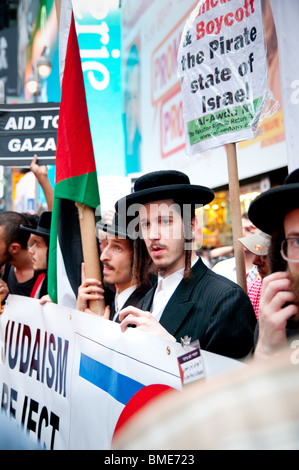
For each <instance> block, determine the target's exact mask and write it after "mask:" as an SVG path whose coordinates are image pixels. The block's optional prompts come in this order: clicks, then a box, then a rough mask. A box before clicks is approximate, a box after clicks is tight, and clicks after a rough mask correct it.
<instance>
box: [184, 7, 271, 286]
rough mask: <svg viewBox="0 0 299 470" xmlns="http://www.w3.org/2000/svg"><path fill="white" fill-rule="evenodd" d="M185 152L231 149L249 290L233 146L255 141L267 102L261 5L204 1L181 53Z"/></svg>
mask: <svg viewBox="0 0 299 470" xmlns="http://www.w3.org/2000/svg"><path fill="white" fill-rule="evenodd" d="M178 74H179V77H180V80H181V89H182V99H183V116H184V126H185V140H186V153H187V154H189V155H195V154H198V153H201V152H203V151H205V150H208V149H212V148H215V147H219V146H223V145H227V148H226V151H227V163H228V172H229V189H230V199H231V201H230V205H231V214H232V226H233V238H234V252H235V258H236V268H237V280H238V283H239V284H240V285H241V286H242V287H243V289H244V290H245V291H246V290H247V285H246V275H245V261H244V253H243V249H242V247H240V244H239V242H238V239H239V238H240V237H242V224H241V208H240V199H239V196H240V195H239V178H238V166H237V155H236V147H235V143H236V142H238V141H242V140H246V139H252V138H254V137H255V136H256V133H257V131H258V123H259V121H260V119H261V116H262V113H263V112H265V107H266V104H267V97H268V74H267V56H266V50H265V42H264V30H263V21H262V12H261V4H260V0H244V1H242V2H240V1H239V0H201V1H199V3H198V4H197V6H196V7H195V9H194V10H193V11H192V13H191V15H190V17H189V18H188V19H187V21H186V23H185V27H184V31H183V34H182V38H181V42H180V47H179V52H178Z"/></svg>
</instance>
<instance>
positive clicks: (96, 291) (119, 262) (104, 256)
mask: <svg viewBox="0 0 299 470" xmlns="http://www.w3.org/2000/svg"><path fill="white" fill-rule="evenodd" d="M97 228H98V229H99V231H100V233H99V238H100V240H101V242H100V251H101V256H100V261H101V264H102V268H103V284H104V286H107V287H108V289H106V290H105V289H104V288H103V285H102V284H101V282H100V281H99V280H97V279H89V278H87V279H86V278H85V272H84V266H83V269H82V284H81V285H80V287H79V289H78V298H77V310H81V311H84V312H89V311H90V310H89V302H90V301H91V300H103V299H105V300H106V303H107V296H106V298H105V294H107V290H108V294H109V293H110V297H111V290H109V286H111V285H112V286H116V292H115V294H113V298H112V302H111V304H110V305H109V303H110V302H109V299H108V309H107V310H106V312H105V318H109V319H110V320H112V321H117V322H119V318H118V314H119V311H120V310H121V308H123V307H125V306H127V305H134V306H136V307H141V304H142V301H143V298H144V295H145V293H146V292H147V291H148V290H149V288H150V287H152V284H151V282H150V280H149V279H148V277H147V274H146V271H147V270H146V262H147V261H146V259H145V258H144V262H143V263H142V267H141V269H140V274H139V278H138V280H137V278H136V276H134V275H133V240H132V239H131V238H130V236H129V235H128V233H127V229H126V225H125V224H122V222H121V221H120V219H119V217H118V214H115V215H114V219H113V221H112V223H110V222H109V223H105V224H103V223H98V224H97ZM147 259H148V258H147ZM141 273H143V274H141Z"/></svg>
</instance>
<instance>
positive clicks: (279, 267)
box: [268, 224, 288, 273]
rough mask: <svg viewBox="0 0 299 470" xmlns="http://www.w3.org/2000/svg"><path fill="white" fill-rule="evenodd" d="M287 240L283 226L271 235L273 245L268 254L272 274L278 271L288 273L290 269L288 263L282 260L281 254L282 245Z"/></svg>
mask: <svg viewBox="0 0 299 470" xmlns="http://www.w3.org/2000/svg"><path fill="white" fill-rule="evenodd" d="M284 238H285V233H284V228H283V224H280V226H279V227H278V228H277V229H276V230H274V232H273V233H272V234H271V243H270V248H269V253H268V260H269V267H270V271H271V273H275V272H277V271H286V270H287V268H288V264H287V262H286V261H285V260H284V259H283V258H282V256H281V254H280V249H281V243H282V241H283V240H284Z"/></svg>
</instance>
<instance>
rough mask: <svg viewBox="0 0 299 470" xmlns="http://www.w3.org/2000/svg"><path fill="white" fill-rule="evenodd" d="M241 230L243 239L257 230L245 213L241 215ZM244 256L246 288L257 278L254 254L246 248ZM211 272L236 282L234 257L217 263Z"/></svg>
mask: <svg viewBox="0 0 299 470" xmlns="http://www.w3.org/2000/svg"><path fill="white" fill-rule="evenodd" d="M242 230H243V237H247V236H248V235H251V234H253V233H256V232H257V231H258V229H257V228H256V227H255V226H254V225H253V223H252V222H251V221H250V220H249V218H248V214H247V213H245V214H243V215H242ZM244 255H245V269H246V278H247V286H248V284H250V283H251V281H253V280H254V279H255V278H256V276H257V274H258V273H257V267H256V266H255V265H254V263H253V258H254V254H253V253H251V252H250V251H248V250H247V249H246V248H245V250H244ZM213 271H214V272H215V273H217V274H221V276H225V277H227V278H228V279H230V280H231V281H233V282H237V270H236V259H235V257H232V258H228V259H226V260H223V261H219V263H216V264H215V265H214V266H213Z"/></svg>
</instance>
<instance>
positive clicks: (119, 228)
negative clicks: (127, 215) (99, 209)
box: [97, 212, 131, 238]
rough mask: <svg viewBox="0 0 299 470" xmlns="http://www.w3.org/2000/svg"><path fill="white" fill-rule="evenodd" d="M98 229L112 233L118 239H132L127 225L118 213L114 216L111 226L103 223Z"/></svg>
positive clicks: (99, 224) (99, 223) (100, 223)
mask: <svg viewBox="0 0 299 470" xmlns="http://www.w3.org/2000/svg"><path fill="white" fill-rule="evenodd" d="M97 229H98V230H102V231H103V232H106V233H110V234H111V235H114V236H116V237H118V238H131V237H130V235H129V234H128V232H127V223H125V219H124V218H123V217H121V215H120V214H118V213H117V212H116V213H115V214H114V216H113V219H112V222H111V224H108V223H104V222H102V221H100V222H98V223H97Z"/></svg>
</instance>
